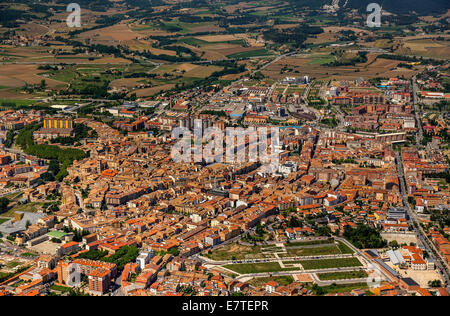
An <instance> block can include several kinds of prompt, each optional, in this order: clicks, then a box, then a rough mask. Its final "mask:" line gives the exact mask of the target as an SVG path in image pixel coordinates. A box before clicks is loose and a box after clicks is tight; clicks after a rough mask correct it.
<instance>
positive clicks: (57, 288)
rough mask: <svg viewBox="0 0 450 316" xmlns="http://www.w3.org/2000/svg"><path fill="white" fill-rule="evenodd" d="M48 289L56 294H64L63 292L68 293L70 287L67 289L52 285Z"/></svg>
mask: <svg viewBox="0 0 450 316" xmlns="http://www.w3.org/2000/svg"><path fill="white" fill-rule="evenodd" d="M50 289H51V290H53V291H58V292H62V293H65V292H69V291H70V287H67V286H61V285H56V284H53V285H52V286H51V287H50Z"/></svg>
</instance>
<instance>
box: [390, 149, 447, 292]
mask: <svg viewBox="0 0 450 316" xmlns="http://www.w3.org/2000/svg"><path fill="white" fill-rule="evenodd" d="M395 164H396V167H397V174H398V179H399V182H400V194H401V195H402V201H403V205H404V206H405V209H406V210H407V213H408V215H409V217H410V224H412V226H413V227H414V231H415V232H416V235H417V238H418V240H419V241H420V242H421V244H422V245H423V246H424V247H425V250H426V251H427V253H428V254H429V256H430V257H431V258H432V259H433V260H434V261H435V263H436V267H437V268H438V269H439V271H440V274H441V275H442V277H443V278H444V283H445V284H444V286H445V287H447V289H448V290H450V273H449V270H448V266H447V265H446V264H445V259H444V258H443V257H442V255H441V254H440V252H439V251H438V249H436V247H435V245H434V244H433V243H432V242H431V241H430V240H429V239H428V237H427V235H426V233H425V232H424V230H423V228H422V226H420V224H419V221H418V217H417V214H416V212H415V211H414V210H412V209H411V207H410V205H409V203H408V194H407V190H406V181H405V175H404V172H403V170H404V169H403V162H402V159H401V157H400V154H399V153H398V152H396V153H395Z"/></svg>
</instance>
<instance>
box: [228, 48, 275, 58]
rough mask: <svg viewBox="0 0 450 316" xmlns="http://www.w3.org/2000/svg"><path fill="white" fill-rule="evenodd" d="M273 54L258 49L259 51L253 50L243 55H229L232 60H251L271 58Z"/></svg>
mask: <svg viewBox="0 0 450 316" xmlns="http://www.w3.org/2000/svg"><path fill="white" fill-rule="evenodd" d="M270 55H272V53H270V52H269V51H267V50H266V49H257V50H251V51H248V52H242V53H236V54H231V55H228V56H227V57H228V58H231V59H239V58H250V57H259V56H270Z"/></svg>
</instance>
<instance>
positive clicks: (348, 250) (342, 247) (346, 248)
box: [338, 241, 354, 254]
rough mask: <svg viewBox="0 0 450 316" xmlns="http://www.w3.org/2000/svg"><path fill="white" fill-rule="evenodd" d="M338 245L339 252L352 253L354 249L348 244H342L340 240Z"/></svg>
mask: <svg viewBox="0 0 450 316" xmlns="http://www.w3.org/2000/svg"><path fill="white" fill-rule="evenodd" d="M338 247H339V250H340V251H341V253H343V254H352V253H354V251H353V250H352V249H351V248H350V247H349V246H347V245H346V244H344V243H343V242H342V241H338Z"/></svg>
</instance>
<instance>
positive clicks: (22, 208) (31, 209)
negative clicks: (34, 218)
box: [2, 202, 44, 217]
mask: <svg viewBox="0 0 450 316" xmlns="http://www.w3.org/2000/svg"><path fill="white" fill-rule="evenodd" d="M43 205H44V203H40V202H30V203H27V204H22V205H19V204H16V205H14V206H13V208H11V209H10V210H8V211H7V212H6V213H3V214H2V216H5V217H13V216H14V213H15V212H18V211H19V212H28V213H36V212H37V211H38V210H39V209H41V207H42V206H43Z"/></svg>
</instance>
